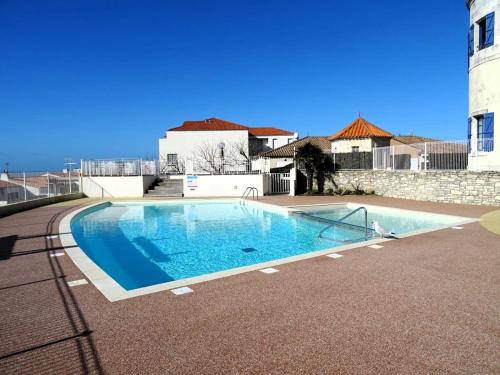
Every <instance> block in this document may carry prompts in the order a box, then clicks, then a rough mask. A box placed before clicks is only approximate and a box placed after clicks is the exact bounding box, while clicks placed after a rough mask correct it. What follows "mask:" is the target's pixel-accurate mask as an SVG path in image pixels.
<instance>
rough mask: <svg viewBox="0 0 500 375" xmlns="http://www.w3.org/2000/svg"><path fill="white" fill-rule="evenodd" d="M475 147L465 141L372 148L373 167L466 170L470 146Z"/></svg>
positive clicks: (385, 168) (384, 168)
mask: <svg viewBox="0 0 500 375" xmlns="http://www.w3.org/2000/svg"><path fill="white" fill-rule="evenodd" d="M483 142H486V141H483ZM485 144H486V143H485ZM477 146H478V145H477V144H476V143H475V144H472V143H469V141H467V140H466V141H436V142H423V143H413V144H401V145H396V146H388V147H378V148H375V149H374V150H373V169H379V170H380V169H382V170H404V169H408V170H414V171H421V170H449V169H455V170H461V169H467V165H468V157H469V156H468V151H469V150H470V149H471V148H472V149H477Z"/></svg>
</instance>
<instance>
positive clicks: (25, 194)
mask: <svg viewBox="0 0 500 375" xmlns="http://www.w3.org/2000/svg"><path fill="white" fill-rule="evenodd" d="M23 187H24V200H25V201H27V200H28V192H27V191H26V172H23Z"/></svg>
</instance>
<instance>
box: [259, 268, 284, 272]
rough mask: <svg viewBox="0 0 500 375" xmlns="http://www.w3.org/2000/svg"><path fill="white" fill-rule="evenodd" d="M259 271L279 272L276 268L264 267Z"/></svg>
mask: <svg viewBox="0 0 500 375" xmlns="http://www.w3.org/2000/svg"><path fill="white" fill-rule="evenodd" d="M259 271H260V272H262V273H275V272H279V271H278V270H277V269H276V268H263V269H261V270H259Z"/></svg>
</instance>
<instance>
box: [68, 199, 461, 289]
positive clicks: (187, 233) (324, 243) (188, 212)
mask: <svg viewBox="0 0 500 375" xmlns="http://www.w3.org/2000/svg"><path fill="white" fill-rule="evenodd" d="M359 206H360V205H355V204H341V205H328V206H308V207H292V208H286V207H278V206H272V205H268V204H262V203H259V202H252V201H249V202H247V203H246V204H241V202H240V201H239V200H212V201H186V200H184V201H167V202H157V201H155V202H117V203H110V202H108V203H106V204H100V205H97V206H94V207H91V208H89V209H85V210H82V211H81V212H79V213H77V214H76V215H75V216H74V217H73V218H72V220H71V232H72V236H73V238H74V241H75V243H76V245H77V246H78V247H79V249H81V251H82V252H83V254H79V255H78V256H79V257H82V256H86V257H88V258H89V259H90V260H91V263H93V264H95V265H96V266H97V267H98V268H99V270H100V277H101V278H103V277H104V276H103V275H107V276H108V278H109V279H111V280H112V281H113V282H114V283H117V284H118V285H119V286H120V287H121V288H122V289H123V290H122V292H127V291H134V290H137V289H141V288H146V289H147V288H148V287H152V286H157V285H164V286H168V285H172V286H178V285H181V284H180V283H179V282H181V283H182V281H183V280H193V279H196V278H197V277H200V276H204V275H212V274H218V273H221V272H224V271H227V270H233V269H245V267H249V266H254V265H260V264H266V262H267V263H268V262H272V261H278V260H283V259H293V258H294V257H297V256H301V255H306V254H314V253H315V252H319V251H326V250H331V252H333V251H336V249H340V248H343V247H345V245H346V244H349V243H350V244H352V243H359V242H363V241H365V237H364V214H363V213H362V212H361V211H359V212H357V213H356V214H354V215H352V216H351V217H349V218H348V219H347V220H346V222H347V223H348V224H349V225H347V226H345V225H342V226H333V227H331V228H327V227H329V222H330V221H332V220H338V219H339V218H340V217H342V216H344V215H346V214H347V213H349V212H352V211H353V210H355V209H356V208H357V207H359ZM367 209H368V218H369V221H370V222H371V221H373V220H377V221H379V222H380V224H381V225H382V226H384V227H385V228H387V229H389V230H393V231H394V232H396V233H397V234H398V235H405V234H408V233H412V232H415V231H419V230H428V229H431V228H439V227H442V226H451V225H455V224H457V223H461V222H464V218H460V217H454V216H446V215H434V214H424V213H418V212H415V211H405V210H394V209H388V208H382V207H377V206H370V207H368V206H367ZM325 228H327V229H326V232H325V233H326V234H327V236H325V237H327V238H321V237H319V236H318V235H319V233H320V232H322V231H323V230H324V229H325ZM368 234H369V238H368V239H372V231H371V230H369V232H368ZM67 252H68V254H69V255H70V256H71V251H69V250H67ZM73 260H75V259H73ZM75 263H77V262H75ZM87 269H89V268H88V267H87ZM82 271H84V273H85V270H82ZM89 278H91V277H89ZM91 281H93V280H92V278H91ZM108 281H109V280H108ZM93 282H94V281H93ZM94 284H95V282H94ZM101 291H102V289H101Z"/></svg>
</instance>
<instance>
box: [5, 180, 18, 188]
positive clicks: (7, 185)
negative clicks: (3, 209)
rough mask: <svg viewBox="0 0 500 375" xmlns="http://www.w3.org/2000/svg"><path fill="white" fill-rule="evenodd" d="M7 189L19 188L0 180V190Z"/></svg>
mask: <svg viewBox="0 0 500 375" xmlns="http://www.w3.org/2000/svg"><path fill="white" fill-rule="evenodd" d="M8 187H19V185H17V184H14V183H12V182H9V181H4V180H0V188H8Z"/></svg>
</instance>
